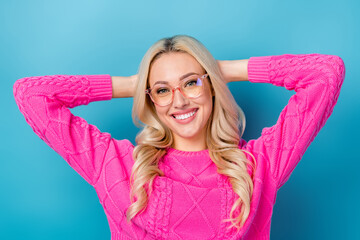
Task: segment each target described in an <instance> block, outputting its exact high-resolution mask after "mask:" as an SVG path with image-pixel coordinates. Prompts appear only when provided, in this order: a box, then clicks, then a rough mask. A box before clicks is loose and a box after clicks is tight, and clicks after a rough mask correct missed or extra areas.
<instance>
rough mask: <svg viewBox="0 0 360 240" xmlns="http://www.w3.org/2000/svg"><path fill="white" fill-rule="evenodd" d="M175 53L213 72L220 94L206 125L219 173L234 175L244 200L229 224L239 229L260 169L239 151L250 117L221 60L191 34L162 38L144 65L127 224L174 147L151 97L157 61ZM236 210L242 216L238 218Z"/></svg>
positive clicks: (141, 206) (137, 101)
mask: <svg viewBox="0 0 360 240" xmlns="http://www.w3.org/2000/svg"><path fill="white" fill-rule="evenodd" d="M171 52H185V53H188V54H190V55H192V56H193V57H194V58H195V59H196V60H197V61H198V62H199V64H200V65H202V67H203V68H204V69H205V71H206V72H207V73H208V74H209V79H210V84H211V87H212V89H213V91H214V93H215V96H214V97H213V100H214V101H213V109H212V113H211V115H210V117H209V120H208V123H207V125H206V129H207V130H206V131H207V137H206V145H207V147H208V150H209V155H210V158H211V160H212V161H213V162H214V163H215V165H216V166H217V169H218V173H219V174H223V175H225V176H227V177H229V182H230V184H231V185H232V189H233V190H234V192H235V193H236V194H237V195H238V196H239V198H238V199H237V200H236V201H235V202H234V204H233V206H232V208H231V211H230V219H224V220H223V221H227V222H228V221H231V223H232V224H231V226H230V227H236V228H237V229H238V230H239V229H240V228H241V227H242V226H243V224H244V222H245V221H246V219H247V217H248V216H249V213H250V200H251V196H252V193H253V176H254V173H255V169H256V161H255V158H254V156H253V155H252V154H251V153H250V152H247V151H245V152H247V153H248V154H249V155H250V156H251V157H252V158H253V159H254V161H253V162H254V164H253V163H252V162H251V161H249V160H248V159H247V158H246V156H245V154H244V153H243V151H244V150H241V149H239V147H238V144H239V141H240V139H241V136H242V135H243V132H244V129H245V124H246V122H245V115H244V113H243V111H242V110H241V108H240V107H239V106H238V105H237V103H236V101H235V99H234V98H233V96H232V94H231V92H230V90H229V89H228V87H227V86H226V83H225V81H224V80H223V76H222V74H221V71H220V68H219V66H218V64H217V61H216V60H215V59H214V58H213V56H212V55H211V54H210V52H209V51H208V50H207V49H206V48H205V47H204V46H203V45H202V44H201V43H200V42H199V41H198V40H196V39H195V38H193V37H190V36H187V35H175V36H173V37H170V38H163V39H160V40H159V41H157V42H156V43H155V44H154V45H152V46H151V47H150V48H149V50H148V51H147V52H146V54H145V56H144V57H143V59H142V61H141V63H140V66H139V71H138V86H137V89H136V91H135V94H134V105H133V112H132V117H133V121H134V123H135V124H136V125H137V126H140V127H142V128H143V129H142V130H141V131H140V132H139V134H138V135H137V136H136V139H135V141H136V144H137V145H136V147H135V148H134V151H133V158H134V160H135V163H134V166H133V168H132V173H131V177H130V185H131V191H130V201H131V205H130V207H129V208H128V210H127V212H126V216H127V220H128V221H130V220H131V219H132V218H133V217H134V216H135V215H136V214H138V213H141V212H143V211H144V210H145V208H146V206H147V203H148V197H150V195H151V192H152V187H153V180H154V179H155V177H156V176H163V175H164V173H163V172H162V171H161V170H160V169H159V167H158V163H159V160H160V159H161V157H162V156H164V155H165V154H166V148H167V147H171V146H172V144H173V135H172V132H171V130H170V129H169V128H168V127H167V126H166V125H164V124H163V123H162V122H161V121H160V119H159V118H158V116H157V114H156V110H155V106H154V104H153V103H152V101H151V100H150V98H149V97H148V96H147V95H146V94H145V90H146V88H148V87H149V82H148V74H149V70H150V68H151V65H152V63H153V61H154V60H155V59H157V58H159V57H160V56H161V55H162V54H164V53H171ZM248 164H249V166H251V167H252V173H253V174H252V176H250V175H249V173H248V172H247V167H248ZM235 212H238V214H237V215H235Z"/></svg>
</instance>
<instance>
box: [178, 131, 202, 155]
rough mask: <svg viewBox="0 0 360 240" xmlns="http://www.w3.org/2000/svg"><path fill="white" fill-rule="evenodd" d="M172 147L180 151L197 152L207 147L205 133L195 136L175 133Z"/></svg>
mask: <svg viewBox="0 0 360 240" xmlns="http://www.w3.org/2000/svg"><path fill="white" fill-rule="evenodd" d="M172 148H175V149H177V150H180V151H187V152H196V151H202V150H205V149H207V146H206V140H205V134H199V135H198V136H194V137H193V138H181V137H179V136H176V135H174V143H173V146H172Z"/></svg>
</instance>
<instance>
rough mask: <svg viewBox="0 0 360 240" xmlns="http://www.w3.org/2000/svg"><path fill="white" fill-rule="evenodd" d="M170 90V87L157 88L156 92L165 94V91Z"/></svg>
mask: <svg viewBox="0 0 360 240" xmlns="http://www.w3.org/2000/svg"><path fill="white" fill-rule="evenodd" d="M168 92H169V89H168V88H158V89H156V94H157V95H161V94H165V93H168Z"/></svg>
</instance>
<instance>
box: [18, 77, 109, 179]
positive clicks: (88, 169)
mask: <svg viewBox="0 0 360 240" xmlns="http://www.w3.org/2000/svg"><path fill="white" fill-rule="evenodd" d="M13 93H14V97H15V101H16V103H17V105H18V107H19V110H20V112H21V113H22V114H23V115H24V117H25V120H26V122H27V123H28V124H29V125H30V126H31V128H32V129H33V131H34V132H35V133H36V134H37V135H38V136H39V137H40V138H41V139H42V140H43V141H44V142H45V143H46V144H47V145H49V146H50V147H51V148H53V149H54V150H55V151H56V152H57V153H58V154H59V155H61V156H62V157H63V158H64V159H65V160H66V161H67V162H68V164H69V165H70V166H71V167H72V168H73V169H74V170H75V171H77V172H78V173H79V174H80V175H81V176H82V177H83V178H84V179H85V180H86V181H87V182H88V183H89V184H91V185H94V184H95V183H96V181H97V178H98V177H99V174H100V171H101V168H102V163H103V161H104V157H105V153H106V151H107V149H108V146H109V143H110V140H111V136H110V134H109V133H106V132H100V131H99V130H98V128H97V127H96V126H94V125H91V124H88V123H87V122H86V121H85V120H84V119H83V118H81V117H78V116H74V115H73V114H72V113H71V112H70V110H69V109H68V108H73V107H76V106H79V105H87V104H89V103H90V102H93V101H100V100H110V99H111V98H112V82H111V77H110V75H52V76H41V77H26V78H22V79H19V80H17V81H16V82H15V84H14V86H13Z"/></svg>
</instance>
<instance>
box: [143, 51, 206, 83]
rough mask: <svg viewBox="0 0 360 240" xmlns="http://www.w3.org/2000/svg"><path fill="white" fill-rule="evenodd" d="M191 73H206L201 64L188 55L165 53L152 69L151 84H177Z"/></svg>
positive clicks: (154, 63)
mask: <svg viewBox="0 0 360 240" xmlns="http://www.w3.org/2000/svg"><path fill="white" fill-rule="evenodd" d="M189 72H195V73H198V74H202V73H204V69H203V67H202V66H201V65H200V63H199V62H198V61H197V60H196V59H195V58H194V57H193V56H191V55H190V54H188V53H178V52H176V53H165V54H162V55H161V56H160V57H159V58H158V59H156V60H155V61H154V62H153V63H152V66H151V68H150V72H149V84H150V86H152V85H153V84H154V83H155V82H156V81H166V82H169V83H170V84H176V83H177V82H178V81H179V79H180V77H181V76H183V75H184V74H187V73H189Z"/></svg>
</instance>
